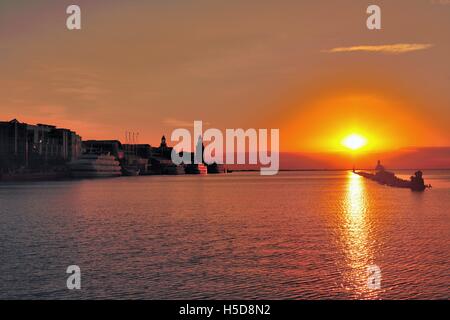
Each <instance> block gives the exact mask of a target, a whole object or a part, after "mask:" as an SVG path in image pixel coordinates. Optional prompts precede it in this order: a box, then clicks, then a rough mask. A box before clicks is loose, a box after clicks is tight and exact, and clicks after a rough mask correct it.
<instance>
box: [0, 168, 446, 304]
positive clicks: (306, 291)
mask: <svg viewBox="0 0 450 320" xmlns="http://www.w3.org/2000/svg"><path fill="white" fill-rule="evenodd" d="M408 173H411V172H408ZM425 177H426V179H427V183H431V184H433V187H434V188H433V189H431V190H427V191H426V192H423V193H414V192H411V191H409V190H404V189H394V188H389V187H384V186H380V185H378V184H376V183H374V182H372V181H367V180H364V179H363V178H362V177H360V176H357V175H353V174H351V173H349V172H302V173H280V174H279V175H278V176H274V177H261V176H259V175H258V174H257V173H247V174H240V173H236V174H235V173H233V174H229V175H221V176H207V177H201V176H174V177H167V176H165V177H156V176H155V177H130V178H117V179H107V180H81V181H65V182H46V183H42V182H40V183H26V184H23V183H22V184H0V298H1V299H7V298H19V299H24V298H32V299H49V298H69V299H79V298H81V299H88V298H113V299H126V298H132V299H138V298H139V299H140V298H146V299H228V298H234V299H254V298H259V299H320V298H338V299H344V298H363V299H365V298H375V299H379V298H381V299H383V298H389V299H406V298H414V299H416V298H417V299H418V298H425V299H428V298H433V299H435V298H443V299H449V298H450V289H449V285H450V263H449V262H450V171H429V172H425ZM69 265H78V266H80V268H81V285H82V289H81V290H80V291H69V290H68V289H67V288H66V279H67V276H68V275H67V274H66V268H67V266H69ZM369 265H377V266H378V267H379V268H380V269H381V275H382V280H381V288H380V289H379V290H375V289H370V288H369V287H368V285H367V267H368V266H369Z"/></svg>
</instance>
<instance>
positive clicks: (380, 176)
mask: <svg viewBox="0 0 450 320" xmlns="http://www.w3.org/2000/svg"><path fill="white" fill-rule="evenodd" d="M353 172H354V173H355V174H357V175H360V176H362V177H364V178H367V179H370V180H373V181H376V182H378V183H379V184H382V185H387V186H390V187H395V188H409V189H411V190H412V191H424V190H425V189H426V188H431V185H426V184H425V181H424V179H423V173H422V171H420V170H419V171H416V172H415V173H414V176H411V177H410V179H409V180H404V179H401V178H399V177H397V176H396V175H395V173H393V172H390V171H387V170H386V169H385V168H384V166H383V165H382V164H381V161H380V160H378V164H377V166H376V167H375V174H373V173H369V172H364V171H356V170H355V168H353Z"/></svg>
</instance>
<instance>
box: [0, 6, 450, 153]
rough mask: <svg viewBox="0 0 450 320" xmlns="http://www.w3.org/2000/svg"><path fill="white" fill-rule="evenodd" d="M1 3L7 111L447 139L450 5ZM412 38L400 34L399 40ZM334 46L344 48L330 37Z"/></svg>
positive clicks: (150, 124) (49, 117) (156, 129)
mask: <svg viewBox="0 0 450 320" xmlns="http://www.w3.org/2000/svg"><path fill="white" fill-rule="evenodd" d="M76 2H77V4H79V5H80V6H81V9H82V27H83V29H82V30H81V31H67V30H66V29H65V19H66V14H65V8H66V7H67V5H69V4H72V2H70V3H69V2H68V1H51V0H42V1H8V2H6V1H2V2H1V3H0V39H1V41H0V55H1V59H0V70H1V72H0V119H1V120H9V119H12V118H18V119H19V120H20V121H24V122H30V123H37V122H43V123H50V124H56V125H58V126H61V127H69V128H71V129H73V130H76V131H77V132H78V133H80V134H81V135H82V136H83V138H85V139H91V138H97V139H110V138H114V139H122V140H123V139H124V136H125V131H135V132H139V133H140V142H147V143H151V144H156V143H157V142H158V141H159V138H160V136H161V134H163V133H165V134H166V135H170V132H171V131H172V130H173V129H174V128H176V127H186V126H188V125H190V124H191V123H192V122H193V120H202V121H203V122H204V123H208V124H209V126H210V127H217V128H222V129H223V128H237V127H243V128H279V129H280V136H281V139H282V141H281V148H282V151H289V152H306V153H308V152H311V153H312V152H325V153H327V152H336V151H342V146H341V144H340V141H341V140H342V138H343V136H345V135H347V134H350V133H353V132H357V133H360V134H363V135H365V136H366V137H367V139H368V145H367V146H366V147H365V150H366V151H367V152H369V151H370V152H379V151H386V150H396V149H399V148H406V147H425V146H427V147H444V146H450V128H449V127H448V123H450V90H449V88H450V86H449V84H450V72H449V71H450V64H449V62H448V57H449V56H450V41H449V39H450V31H449V30H450V19H449V17H450V5H446V4H441V3H440V2H436V1H435V2H436V3H434V2H433V1H428V0H423V1H421V0H417V1H403V0H399V1H377V4H378V5H380V7H381V8H382V28H383V29H382V30H381V31H369V30H367V28H366V26H365V20H366V17H367V15H366V13H365V11H366V7H367V5H368V3H365V2H364V1H351V0H344V1H333V2H331V3H330V1H293V0H292V1H288V0H282V1H275V0H273V1H249V0H244V1H222V2H217V1H206V0H205V1H170V2H167V1H148V2H143V1H134V0H131V1H126V2H124V1H113V0H108V1H106V0H99V1H85V0H83V1H81V0H80V1H76ZM398 44H402V45H400V46H399V45H398ZM333 49H334V50H333Z"/></svg>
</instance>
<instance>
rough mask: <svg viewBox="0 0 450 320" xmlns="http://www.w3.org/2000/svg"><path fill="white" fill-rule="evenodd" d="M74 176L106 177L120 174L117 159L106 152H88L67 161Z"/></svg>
mask: <svg viewBox="0 0 450 320" xmlns="http://www.w3.org/2000/svg"><path fill="white" fill-rule="evenodd" d="M69 168H70V172H71V175H72V177H74V178H107V177H118V176H121V175H122V168H121V167H120V163H119V161H117V160H116V158H115V157H114V156H112V155H111V154H110V153H109V152H108V153H100V152H88V153H85V154H83V155H82V156H81V157H80V158H79V159H77V160H74V161H72V162H70V163H69Z"/></svg>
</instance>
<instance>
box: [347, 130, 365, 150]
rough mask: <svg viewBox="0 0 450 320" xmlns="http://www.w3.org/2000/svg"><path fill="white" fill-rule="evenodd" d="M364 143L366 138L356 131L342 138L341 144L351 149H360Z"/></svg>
mask: <svg viewBox="0 0 450 320" xmlns="http://www.w3.org/2000/svg"><path fill="white" fill-rule="evenodd" d="M366 144H367V139H366V138H364V137H363V136H361V135H359V134H356V133H354V134H351V135H349V136H347V137H345V138H344V139H343V140H342V145H344V146H345V147H347V148H349V149H352V150H357V149H360V148H362V147H364V146H365V145H366Z"/></svg>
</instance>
